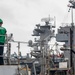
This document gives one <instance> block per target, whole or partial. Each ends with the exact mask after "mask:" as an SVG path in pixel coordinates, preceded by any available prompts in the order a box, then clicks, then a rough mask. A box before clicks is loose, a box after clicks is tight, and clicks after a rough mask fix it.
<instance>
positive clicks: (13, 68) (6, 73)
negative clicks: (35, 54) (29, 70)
mask: <svg viewBox="0 0 75 75" xmlns="http://www.w3.org/2000/svg"><path fill="white" fill-rule="evenodd" d="M17 68H18V66H17V65H0V75H16V74H17Z"/></svg>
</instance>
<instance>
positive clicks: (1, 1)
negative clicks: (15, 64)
mask: <svg viewBox="0 0 75 75" xmlns="http://www.w3.org/2000/svg"><path fill="white" fill-rule="evenodd" d="M68 1H69V0H0V18H1V19H2V20H3V27H5V28H6V29H7V34H10V33H13V38H14V40H15V41H24V42H28V41H29V40H32V39H33V36H32V34H33V30H34V28H35V25H36V24H39V23H40V22H41V19H42V18H44V17H48V16H49V15H50V17H54V16H55V17H56V28H58V27H59V26H61V23H63V22H64V23H66V22H70V12H68V10H69V8H68V7H67V5H68V4H69V2H68ZM11 47H12V49H11V52H12V53H13V52H14V51H16V52H17V51H18V50H17V43H15V44H12V46H11ZM20 51H21V52H22V54H23V55H25V54H26V53H29V52H30V47H28V45H27V44H22V47H21V48H20Z"/></svg>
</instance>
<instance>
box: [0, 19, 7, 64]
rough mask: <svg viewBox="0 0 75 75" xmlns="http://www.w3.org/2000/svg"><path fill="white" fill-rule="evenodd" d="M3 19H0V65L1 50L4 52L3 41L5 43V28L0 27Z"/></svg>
mask: <svg viewBox="0 0 75 75" xmlns="http://www.w3.org/2000/svg"><path fill="white" fill-rule="evenodd" d="M2 24H3V21H2V19H0V65H3V64H4V62H3V52H4V43H5V35H6V32H7V31H6V29H5V28H4V27H2Z"/></svg>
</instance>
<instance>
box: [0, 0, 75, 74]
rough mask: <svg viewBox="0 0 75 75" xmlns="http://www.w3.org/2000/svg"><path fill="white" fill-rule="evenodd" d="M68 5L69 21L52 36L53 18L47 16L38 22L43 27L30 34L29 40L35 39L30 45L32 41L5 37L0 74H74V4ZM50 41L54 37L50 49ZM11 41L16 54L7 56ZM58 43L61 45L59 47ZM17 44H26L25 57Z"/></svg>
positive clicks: (38, 27)
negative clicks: (70, 19)
mask: <svg viewBox="0 0 75 75" xmlns="http://www.w3.org/2000/svg"><path fill="white" fill-rule="evenodd" d="M69 2H70V3H71V6H69V8H70V9H71V11H72V12H71V14H72V22H71V23H70V24H68V23H65V24H64V25H63V26H60V27H59V28H58V31H57V33H56V34H55V28H56V18H55V17H54V18H51V17H50V16H49V17H47V18H42V19H41V21H42V22H44V24H42V25H41V24H36V27H35V29H34V30H33V34H32V36H33V37H34V36H35V38H34V42H33V41H32V40H29V41H28V42H22V41H14V40H13V39H12V36H13V34H10V36H9V37H8V35H5V36H6V38H7V39H6V44H5V45H4V46H5V47H6V49H7V52H6V54H4V56H3V57H4V65H1V66H0V74H1V75H75V63H74V62H75V25H74V22H73V9H74V8H75V2H74V1H72V0H70V1H69ZM52 38H55V39H56V42H55V44H54V45H53V46H52V47H51V45H52V44H51V43H50V41H51V40H52ZM11 42H14V43H18V55H17V54H16V53H15V52H14V54H11ZM59 42H61V43H64V44H63V45H61V46H60V44H59ZM21 43H28V46H29V47H31V48H32V50H31V52H30V53H29V54H27V55H26V56H22V55H21V52H20V44H21ZM59 46H60V50H59V49H58V47H59ZM53 47H55V49H53ZM29 55H31V57H30V56H29Z"/></svg>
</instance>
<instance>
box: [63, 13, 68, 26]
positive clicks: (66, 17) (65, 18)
mask: <svg viewBox="0 0 75 75" xmlns="http://www.w3.org/2000/svg"><path fill="white" fill-rule="evenodd" d="M68 17H69V12H67V13H66V15H65V16H64V18H63V21H62V23H66V21H67V20H68ZM62 26H63V24H62Z"/></svg>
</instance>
